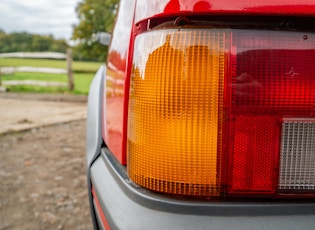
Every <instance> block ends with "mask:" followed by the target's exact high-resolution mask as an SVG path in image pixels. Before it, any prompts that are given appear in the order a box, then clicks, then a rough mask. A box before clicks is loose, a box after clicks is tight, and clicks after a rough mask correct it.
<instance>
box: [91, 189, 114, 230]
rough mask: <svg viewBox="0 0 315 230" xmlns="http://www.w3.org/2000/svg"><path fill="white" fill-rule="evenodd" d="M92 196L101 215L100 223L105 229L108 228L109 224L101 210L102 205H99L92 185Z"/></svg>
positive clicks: (107, 229) (108, 229)
mask: <svg viewBox="0 0 315 230" xmlns="http://www.w3.org/2000/svg"><path fill="white" fill-rule="evenodd" d="M92 196H93V200H94V201H95V204H96V208H97V211H98V213H99V215H100V217H101V221H102V225H103V226H104V227H105V229H106V230H110V226H109V224H108V222H107V220H106V217H105V214H104V212H103V210H102V207H101V205H100V202H99V200H98V198H97V196H96V192H95V190H94V188H93V187H92Z"/></svg>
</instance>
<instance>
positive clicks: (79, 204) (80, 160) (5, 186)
mask: <svg viewBox="0 0 315 230" xmlns="http://www.w3.org/2000/svg"><path fill="white" fill-rule="evenodd" d="M84 155H85V121H75V122H70V123H67V124H58V125H54V126H50V127H45V128H36V129H32V130H30V131H26V132H22V133H13V134H8V135H3V136H1V137H0V176H1V180H0V188H1V203H0V218H1V219H0V229H92V225H91V220H90V213H89V207H88V200H87V189H86V177H85V156H84Z"/></svg>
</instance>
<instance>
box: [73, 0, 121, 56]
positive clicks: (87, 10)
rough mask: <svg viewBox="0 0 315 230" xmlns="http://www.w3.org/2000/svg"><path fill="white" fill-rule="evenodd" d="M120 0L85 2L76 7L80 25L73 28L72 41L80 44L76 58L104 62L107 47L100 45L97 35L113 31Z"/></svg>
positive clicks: (90, 0) (75, 52) (76, 49)
mask: <svg viewBox="0 0 315 230" xmlns="http://www.w3.org/2000/svg"><path fill="white" fill-rule="evenodd" d="M117 5H118V0H83V1H82V2H80V3H79V4H78V5H77V7H76V13H77V16H78V18H79V24H77V25H74V26H73V33H72V39H73V40H75V41H78V42H79V44H78V45H77V46H76V47H75V49H74V56H75V57H81V58H83V59H90V60H99V61H100V60H102V61H103V60H104V59H105V55H106V53H107V47H104V46H102V45H100V44H99V43H98V42H97V41H96V39H95V35H96V34H97V33H98V32H104V31H111V30H112V27H113V24H114V18H115V14H116V11H117Z"/></svg>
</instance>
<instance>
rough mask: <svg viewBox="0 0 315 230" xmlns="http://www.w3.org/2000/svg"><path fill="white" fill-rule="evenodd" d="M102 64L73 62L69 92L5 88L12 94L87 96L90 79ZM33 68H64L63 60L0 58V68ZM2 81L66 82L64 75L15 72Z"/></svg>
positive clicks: (43, 88)
mask: <svg viewBox="0 0 315 230" xmlns="http://www.w3.org/2000/svg"><path fill="white" fill-rule="evenodd" d="M102 64H103V63H98V62H77V61H74V62H73V64H72V65H73V78H74V86H75V87H74V90H73V91H72V92H70V91H69V89H68V88H66V87H39V86H7V88H8V90H9V91H12V92H35V93H72V94H88V91H89V86H90V84H91V82H92V79H93V77H94V75H95V73H96V71H97V70H98V68H99V67H100V66H101V65H102ZM4 66H6V67H8V66H11V67H16V66H33V67H52V68H66V61H65V60H47V59H20V58H0V67H4ZM1 79H2V81H10V80H38V81H54V82H63V83H67V82H68V77H67V75H66V74H49V73H24V72H15V73H14V74H13V75H2V76H1Z"/></svg>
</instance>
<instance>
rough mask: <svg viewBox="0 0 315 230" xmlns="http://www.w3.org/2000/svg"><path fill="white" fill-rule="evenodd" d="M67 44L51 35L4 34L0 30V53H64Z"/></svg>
mask: <svg viewBox="0 0 315 230" xmlns="http://www.w3.org/2000/svg"><path fill="white" fill-rule="evenodd" d="M67 47H68V45H67V43H66V41H65V40H64V39H57V40H56V39H55V38H54V37H53V36H52V35H48V36H47V35H38V34H29V33H27V32H13V33H10V34H6V33H5V32H4V31H3V30H2V29H0V53H10V52H41V51H53V52H61V53H65V52H66V50H67Z"/></svg>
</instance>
